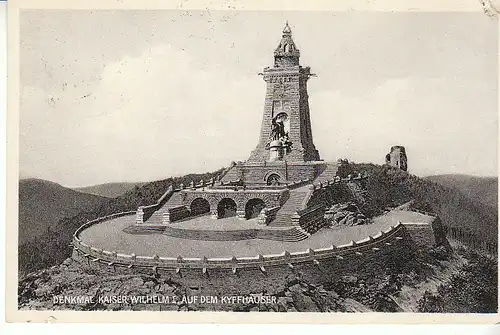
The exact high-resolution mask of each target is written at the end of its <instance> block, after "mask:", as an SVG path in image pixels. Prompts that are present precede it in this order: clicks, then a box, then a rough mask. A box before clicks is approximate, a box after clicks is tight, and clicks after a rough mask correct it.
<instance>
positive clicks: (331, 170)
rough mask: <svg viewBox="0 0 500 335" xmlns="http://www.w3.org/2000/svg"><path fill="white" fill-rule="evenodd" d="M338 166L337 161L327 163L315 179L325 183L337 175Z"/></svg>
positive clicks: (316, 181)
mask: <svg viewBox="0 0 500 335" xmlns="http://www.w3.org/2000/svg"><path fill="white" fill-rule="evenodd" d="M337 170H338V166H337V164H335V163H327V165H326V168H325V169H324V170H323V172H321V173H320V175H319V176H317V177H316V179H314V182H315V183H325V182H327V181H331V180H333V179H334V178H335V176H336V175H337Z"/></svg>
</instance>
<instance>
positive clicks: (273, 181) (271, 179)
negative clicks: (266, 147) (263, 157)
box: [266, 173, 281, 186]
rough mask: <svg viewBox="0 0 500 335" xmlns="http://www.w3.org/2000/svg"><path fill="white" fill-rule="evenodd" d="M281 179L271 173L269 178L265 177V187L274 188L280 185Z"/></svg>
mask: <svg viewBox="0 0 500 335" xmlns="http://www.w3.org/2000/svg"><path fill="white" fill-rule="evenodd" d="M280 180H281V177H280V176H279V175H278V174H276V173H271V174H270V175H269V177H267V181H266V182H267V185H273V186H276V185H279V184H280V183H281V181H280Z"/></svg>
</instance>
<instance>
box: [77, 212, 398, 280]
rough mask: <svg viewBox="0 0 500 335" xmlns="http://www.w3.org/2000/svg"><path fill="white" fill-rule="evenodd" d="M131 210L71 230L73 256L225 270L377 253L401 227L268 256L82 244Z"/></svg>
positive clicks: (119, 262)
mask: <svg viewBox="0 0 500 335" xmlns="http://www.w3.org/2000/svg"><path fill="white" fill-rule="evenodd" d="M133 213H134V212H133V211H131V212H123V213H117V214H113V215H110V216H106V217H103V218H99V219H96V220H93V221H89V222H87V223H85V224H84V225H82V226H81V227H80V228H78V230H77V231H76V232H75V234H74V236H73V242H72V245H73V248H74V249H75V251H76V252H77V255H79V256H83V257H86V258H87V259H88V261H89V262H99V263H105V264H107V265H110V266H111V265H112V266H122V267H128V268H132V267H151V268H153V267H155V268H164V269H176V270H178V269H205V270H206V269H207V268H226V269H233V270H234V269H237V268H249V267H260V268H263V267H265V266H276V265H287V264H294V263H302V262H313V261H314V262H319V261H321V260H322V259H335V258H336V259H339V260H340V259H343V258H345V257H354V256H356V257H359V256H362V255H363V254H364V253H373V252H377V250H380V249H381V248H384V247H385V246H386V245H391V243H396V242H397V241H399V240H402V239H403V237H402V236H401V235H403V231H404V229H405V228H404V226H403V225H402V224H401V223H400V222H398V224H397V225H396V226H394V227H390V228H389V229H388V230H386V231H381V232H379V233H378V234H377V235H375V236H373V237H372V236H369V237H367V238H365V239H363V240H360V241H357V242H355V241H351V243H349V244H346V245H340V246H334V245H331V246H329V247H326V248H318V249H308V250H305V251H299V252H288V251H286V250H285V251H283V253H281V254H272V255H256V256H253V257H238V258H237V257H234V256H233V257H230V258H229V257H226V258H207V257H200V258H183V257H182V256H178V257H159V256H158V255H152V256H137V255H135V254H131V255H127V254H121V253H117V252H116V251H108V250H102V249H98V248H95V247H92V246H90V245H88V244H86V243H83V242H82V241H81V240H80V238H79V235H80V233H81V232H82V231H83V230H84V229H86V228H88V227H90V226H91V225H94V224H98V223H100V222H103V221H106V220H109V219H113V218H116V217H119V216H124V215H130V214H133Z"/></svg>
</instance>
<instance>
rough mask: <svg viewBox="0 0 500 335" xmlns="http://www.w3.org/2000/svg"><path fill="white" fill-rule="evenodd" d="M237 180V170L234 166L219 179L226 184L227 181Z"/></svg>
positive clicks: (238, 175)
mask: <svg viewBox="0 0 500 335" xmlns="http://www.w3.org/2000/svg"><path fill="white" fill-rule="evenodd" d="M238 179H240V173H239V169H237V168H236V166H232V167H230V168H229V170H228V171H227V172H226V173H225V174H224V176H223V177H222V178H221V181H223V182H228V181H235V180H238Z"/></svg>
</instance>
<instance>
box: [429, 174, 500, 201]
mask: <svg viewBox="0 0 500 335" xmlns="http://www.w3.org/2000/svg"><path fill="white" fill-rule="evenodd" d="M424 179H425V180H430V181H432V182H435V183H438V184H439V185H442V186H445V187H449V188H454V189H457V190H459V191H460V192H462V193H463V194H464V195H466V196H467V197H468V198H470V199H472V200H473V201H475V202H479V203H482V204H484V205H488V206H491V207H493V208H495V209H496V208H497V207H498V206H497V204H498V178H497V177H475V176H467V175H459V174H444V175H437V176H428V177H425V178H424Z"/></svg>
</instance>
